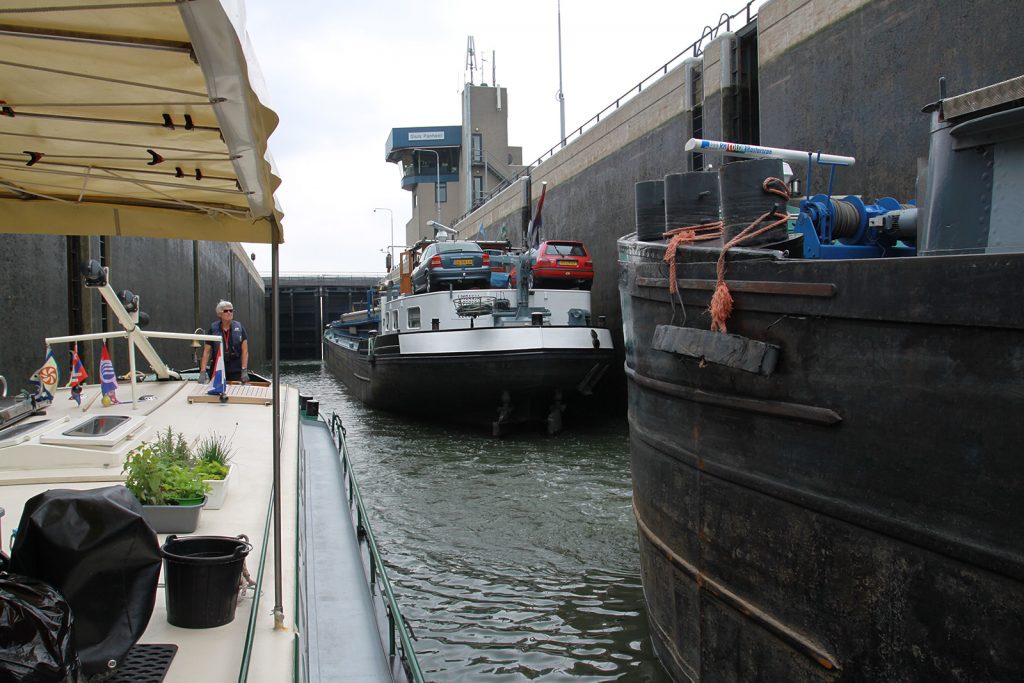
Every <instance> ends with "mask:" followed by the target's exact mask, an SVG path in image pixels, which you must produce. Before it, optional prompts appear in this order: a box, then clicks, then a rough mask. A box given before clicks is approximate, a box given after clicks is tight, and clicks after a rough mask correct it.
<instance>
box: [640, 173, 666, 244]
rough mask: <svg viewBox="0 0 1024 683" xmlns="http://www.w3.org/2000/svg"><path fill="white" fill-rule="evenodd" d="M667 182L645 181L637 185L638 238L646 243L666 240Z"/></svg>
mask: <svg viewBox="0 0 1024 683" xmlns="http://www.w3.org/2000/svg"><path fill="white" fill-rule="evenodd" d="M664 232H665V182H664V181H662V180H643V181H641V182H639V183H637V184H636V237H637V239H639V240H643V241H645V242H656V241H658V240H660V239H664V237H663V235H664Z"/></svg>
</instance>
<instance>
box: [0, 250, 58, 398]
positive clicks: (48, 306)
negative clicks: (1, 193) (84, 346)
mask: <svg viewBox="0 0 1024 683" xmlns="http://www.w3.org/2000/svg"><path fill="white" fill-rule="evenodd" d="M0 244H2V245H3V246H2V248H0V374H2V375H3V376H4V377H5V378H6V379H7V394H8V396H10V395H13V394H17V393H18V392H19V391H20V390H21V389H22V388H25V387H27V386H28V378H29V375H31V374H32V373H33V372H35V371H36V370H37V369H38V368H39V366H40V365H42V362H43V357H44V354H45V352H46V345H45V344H44V343H43V337H46V336H52V335H59V334H66V333H67V326H68V323H67V321H68V296H67V256H66V238H64V237H60V236H50V235H45V236H40V237H37V236H34V235H2V236H0ZM54 353H55V354H58V355H56V357H57V359H58V363H60V365H61V368H62V369H61V372H62V376H63V373H66V372H67V364H66V363H65V362H62V361H64V358H65V357H66V356H61V355H59V351H58V350H57V349H54Z"/></svg>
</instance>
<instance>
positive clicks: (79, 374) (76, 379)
mask: <svg viewBox="0 0 1024 683" xmlns="http://www.w3.org/2000/svg"><path fill="white" fill-rule="evenodd" d="M88 377H89V373H88V372H86V371H85V366H84V365H82V359H81V358H79V357H78V344H75V346H74V348H73V349H71V377H70V378H69V379H68V386H69V387H77V386H78V385H79V384H82V383H84V382H85V380H86V379H87V378H88Z"/></svg>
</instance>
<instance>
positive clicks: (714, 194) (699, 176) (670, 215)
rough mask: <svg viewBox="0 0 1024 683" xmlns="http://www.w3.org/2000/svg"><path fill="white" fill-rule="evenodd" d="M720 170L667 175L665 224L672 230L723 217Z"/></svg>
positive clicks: (710, 221)
mask: <svg viewBox="0 0 1024 683" xmlns="http://www.w3.org/2000/svg"><path fill="white" fill-rule="evenodd" d="M718 187H719V186H718V174H717V173H713V172H709V171H693V172H691V173H670V174H668V175H667V176H665V227H666V228H667V229H668V230H673V229H675V228H681V227H684V226H690V225H702V224H704V223H714V222H716V221H717V220H719V204H720V203H721V202H720V198H721V192H720V191H719V189H718Z"/></svg>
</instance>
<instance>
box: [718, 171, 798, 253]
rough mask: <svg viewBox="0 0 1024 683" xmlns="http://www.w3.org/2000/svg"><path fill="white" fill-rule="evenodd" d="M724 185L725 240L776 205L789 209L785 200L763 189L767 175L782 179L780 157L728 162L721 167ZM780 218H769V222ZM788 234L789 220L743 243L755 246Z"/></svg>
mask: <svg viewBox="0 0 1024 683" xmlns="http://www.w3.org/2000/svg"><path fill="white" fill-rule="evenodd" d="M719 176H720V180H721V186H722V189H721V191H722V222H723V223H724V224H725V226H724V233H725V234H724V239H725V241H726V242H728V241H729V240H731V239H732V238H733V237H735V236H736V235H738V234H739V233H740V232H742V231H743V230H744V229H746V227H747V226H748V225H750V224H751V223H753V222H754V221H755V220H757V219H758V217H760V216H761V215H762V214H764V213H767V212H769V211H771V210H772V208H773V207H774V208H775V209H777V210H778V211H780V212H782V213H785V212H786V200H785V199H783V198H782V197H780V196H778V195H776V194H772V193H770V192H765V191H764V187H763V184H764V180H765V178H779V179H782V161H781V160H779V159H752V160H750V161H736V162H733V163H731V164H725V165H724V166H722V167H721V168H720V169H719ZM776 220H777V219H775V218H771V217H769V218H767V219H765V222H764V223H762V226H763V225H766V224H768V223H773V222H775V221H776ZM786 237H787V234H786V224H785V223H783V224H782V225H780V226H778V227H775V228H772V229H771V230H769V231H768V232H766V233H764V234H762V235H758V236H757V237H755V238H753V239H751V240H747V241H746V242H745V243H744V244H743V246H745V247H754V246H757V245H761V244H771V243H774V242H781V241H784V240H785V239H786Z"/></svg>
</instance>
